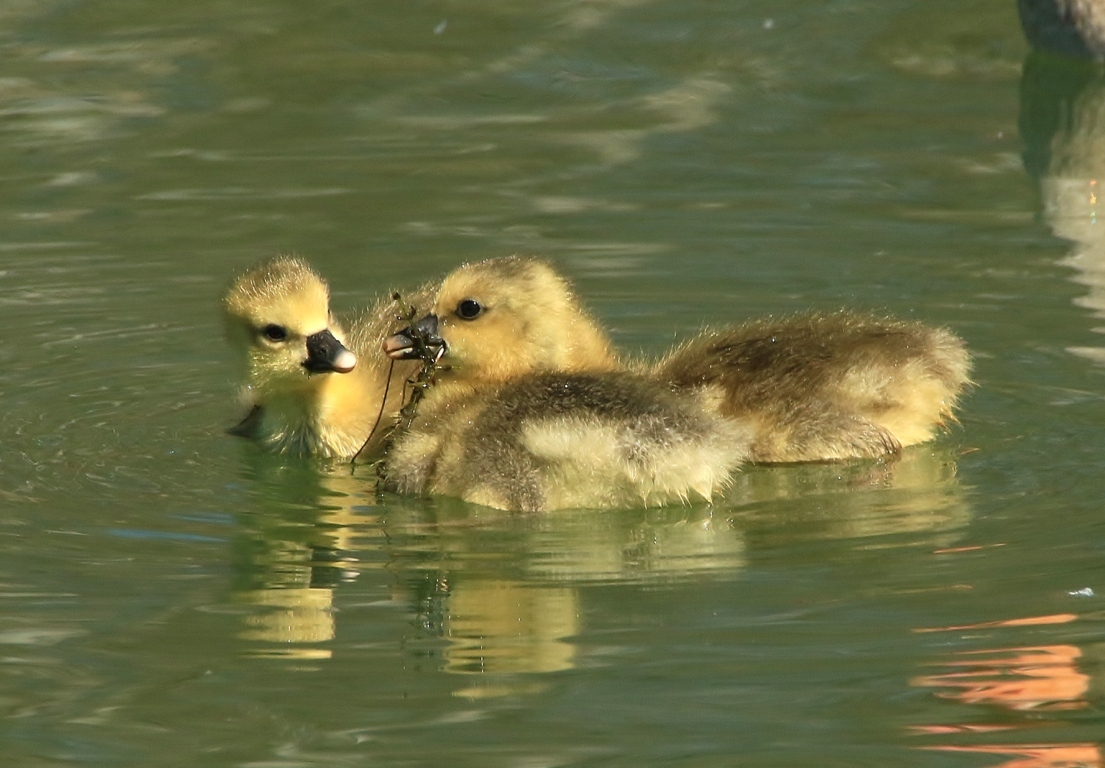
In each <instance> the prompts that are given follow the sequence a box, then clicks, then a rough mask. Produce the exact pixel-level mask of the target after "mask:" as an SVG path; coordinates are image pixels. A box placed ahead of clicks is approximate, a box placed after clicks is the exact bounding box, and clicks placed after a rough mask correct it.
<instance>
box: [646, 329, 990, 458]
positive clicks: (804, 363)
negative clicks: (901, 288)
mask: <svg viewBox="0 0 1105 768" xmlns="http://www.w3.org/2000/svg"><path fill="white" fill-rule="evenodd" d="M970 367H971V364H970V355H969V354H968V352H967V349H966V347H965V345H964V344H963V341H962V340H960V339H959V338H958V337H957V336H955V335H954V334H953V333H951V332H950V331H948V330H945V329H943V328H931V327H928V326H925V325H923V324H921V323H917V322H907V321H902V320H895V319H891V318H883V317H875V316H871V315H866V314H860V313H855V312H837V313H833V314H811V315H804V316H797V317H792V318H788V319H781V320H775V319H766V320H758V321H753V322H749V323H745V324H743V325H739V326H735V327H732V328H725V329H721V330H717V331H707V332H704V333H702V334H700V335H699V336H697V337H696V338H694V339H691V340H690V341H688V342H687V343H685V344H683V345H681V346H679V347H678V348H676V349H675V350H674V351H672V352H671V353H670V354H669V355H668V356H667V357H666V358H664V359H663V360H661V361H660V362H659V363H658V364H657V365H656V366H655V367H654V369H653V371H654V374H655V375H656V376H657V377H658V378H659V379H661V380H662V381H666V382H669V383H671V384H672V385H674V386H676V387H680V388H691V389H699V390H702V391H704V392H713V393H714V396H715V398H716V399H717V401H718V402H720V403H721V413H722V414H724V415H725V416H729V417H732V418H739V419H742V420H746V421H748V422H749V423H750V426H751V428H752V430H753V440H752V449H751V450H752V460H753V461H756V462H765V463H771V462H801V461H826V460H834V459H850V458H861V457H880V456H886V455H888V454H894V453H897V452H898V451H900V450H901V448H902V447H904V446H910V445H915V444H917V443H922V442H925V441H927V440H930V439H932V438H933V437H934V436H935V434H936V433H937V431H938V430H939V428H940V427H941V426H943V425H944V424H945V423H946V422H948V421H954V409H955V407H956V404H957V401H958V399H959V396H960V395H961V394H962V392H963V390H964V388H965V387H966V386H967V385H968V384H969V382H970V379H969V373H970Z"/></svg>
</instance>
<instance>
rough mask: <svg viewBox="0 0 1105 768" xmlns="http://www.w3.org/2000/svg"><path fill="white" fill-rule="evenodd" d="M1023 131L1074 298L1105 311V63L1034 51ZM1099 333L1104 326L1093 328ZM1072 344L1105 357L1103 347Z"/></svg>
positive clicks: (1028, 164) (1025, 85)
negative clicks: (1062, 244)
mask: <svg viewBox="0 0 1105 768" xmlns="http://www.w3.org/2000/svg"><path fill="white" fill-rule="evenodd" d="M1020 112H1021V114H1020V130H1021V136H1022V139H1023V140H1024V143H1025V151H1024V159H1025V168H1026V169H1027V170H1028V172H1029V173H1030V174H1031V175H1032V176H1033V177H1034V178H1035V179H1036V180H1037V182H1038V183H1039V189H1040V196H1041V200H1042V208H1043V215H1044V220H1045V221H1046V222H1047V224H1048V226H1049V227H1050V228H1051V231H1052V232H1053V233H1054V234H1055V235H1056V236H1057V237H1061V238H1063V239H1064V240H1068V241H1070V243H1071V249H1070V252H1069V254H1068V255H1067V256H1066V257H1064V258H1063V259H1062V260H1060V262H1059V263H1060V264H1062V265H1063V266H1065V267H1069V268H1070V269H1071V270H1073V272H1074V274H1073V275H1072V277H1071V279H1072V280H1073V281H1074V282H1075V283H1077V284H1078V285H1080V286H1082V287H1084V288H1085V294H1084V295H1083V296H1080V297H1079V298H1077V299H1075V304H1077V305H1078V306H1081V307H1085V308H1087V309H1089V310H1090V311H1091V312H1092V313H1093V315H1094V317H1097V318H1105V230H1103V229H1102V226H1103V224H1105V222H1101V221H1099V217H1098V207H1099V200H1100V198H1101V195H1102V193H1103V192H1105V189H1103V188H1102V187H1101V186H1099V182H1101V183H1105V175H1103V171H1105V70H1102V68H1101V67H1100V66H1098V65H1095V64H1092V63H1089V62H1085V61H1078V60H1070V59H1064V58H1060V57H1056V56H1053V55H1051V54H1047V53H1033V54H1031V55H1030V56H1029V57H1028V58H1027V59H1026V61H1025V65H1024V71H1023V75H1022V79H1021V104H1020ZM1093 330H1094V331H1096V332H1098V333H1102V332H1105V328H1103V327H1096V328H1094V329H1093ZM1068 350H1069V351H1070V352H1072V353H1074V354H1077V355H1080V356H1082V357H1086V358H1089V359H1090V360H1094V361H1095V362H1098V363H1101V362H1105V347H1103V346H1083V345H1072V346H1070V347H1068Z"/></svg>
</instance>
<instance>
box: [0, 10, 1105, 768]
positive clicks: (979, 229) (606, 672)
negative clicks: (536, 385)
mask: <svg viewBox="0 0 1105 768" xmlns="http://www.w3.org/2000/svg"><path fill="white" fill-rule="evenodd" d="M1014 5H1015V4H1014V3H1012V2H997V0H977V1H976V2H964V0H958V1H957V2H952V1H951V0H939V1H936V2H933V1H930V2H923V3H922V2H910V1H908V0H897V1H893V0H891V1H887V2H881V3H869V2H859V1H858V0H837V1H834V2H790V3H778V2H775V3H766V2H745V3H713V2H702V3H686V2H681V3H677V2H671V1H670V0H653V1H651V2H650V1H649V0H617V1H615V0H612V1H610V2H601V3H600V2H574V1H572V0H569V1H568V2H562V3H543V4H534V3H493V4H488V3H472V2H453V3H447V4H446V3H421V4H409V3H408V4H396V5H394V7H382V6H381V5H380V4H354V3H340V2H333V3H323V4H314V5H312V6H311V7H310V8H307V6H305V5H303V4H302V3H265V4H250V3H236V4H232V5H227V4H215V3H205V2H198V3H188V4H176V5H175V6H174V5H165V4H161V5H158V6H156V7H155V6H152V5H150V4H140V3H114V4H108V3H84V4H70V3H49V2H38V3H23V4H11V5H10V7H6V8H3V9H0V20H2V21H3V23H2V24H0V30H2V31H0V43H2V45H0V62H2V65H3V73H2V76H0V115H2V116H3V123H2V127H3V130H2V132H0V142H2V144H3V151H2V152H0V185H2V188H3V192H4V194H3V195H2V196H0V219H2V221H3V224H4V226H3V230H2V234H0V326H2V327H3V328H4V333H3V334H2V336H0V401H2V403H3V405H4V407H3V409H0V434H2V435H3V437H2V438H0V500H2V501H3V508H4V514H3V515H2V517H0V534H2V538H0V553H2V554H0V676H2V680H3V683H2V685H0V716H2V717H3V723H4V728H3V730H2V731H0V757H2V762H3V763H4V764H5V765H20V766H34V767H37V766H60V765H74V764H76V765H104V766H131V765H133V766H146V765H159V766H176V765H179V766H192V765H205V766H223V765H225V766H335V765H383V766H398V765H441V764H444V763H446V762H448V763H449V764H451V765H471V766H481V768H482V767H484V766H523V765H524V766H545V765H548V766H552V765H603V766H641V765H657V766H659V765H663V766H667V765H679V766H695V767H696V768H697V767H699V766H730V765H757V766H760V765H780V766H782V765H786V766H790V765H842V766H844V765H846V766H856V765H879V766H884V765H901V766H909V765H918V766H922V765H924V766H929V765H1009V766H1013V765H1016V766H1019V767H1020V768H1024V767H1025V766H1057V765H1064V766H1068V765H1101V764H1102V757H1101V754H1100V749H1101V741H1102V739H1101V733H1102V724H1103V723H1102V720H1103V718H1102V716H1101V706H1102V695H1103V694H1102V690H1103V682H1102V680H1103V679H1105V678H1103V675H1105V671H1103V670H1102V666H1101V665H1102V659H1103V657H1105V632H1103V626H1102V620H1101V619H1102V616H1103V615H1105V614H1103V611H1105V603H1103V597H1102V596H1103V595H1105V565H1103V562H1105V543H1103V542H1105V536H1103V531H1105V511H1103V509H1102V498H1103V497H1105V479H1103V476H1105V474H1103V471H1102V470H1103V464H1105V461H1103V458H1102V456H1103V448H1105V442H1103V440H1102V438H1101V437H1100V425H1101V424H1102V423H1103V422H1105V403H1103V398H1102V393H1103V392H1105V375H1103V374H1105V368H1103V367H1102V359H1103V355H1102V352H1101V350H1102V348H1103V347H1105V344H1103V343H1102V336H1101V335H1100V332H1099V329H1100V328H1101V326H1102V325H1105V323H1103V322H1102V320H1101V314H1103V313H1105V300H1102V299H1101V298H1100V296H1101V291H1102V288H1101V286H1102V285H1105V279H1103V278H1102V277H1101V275H1102V268H1101V267H1100V266H1099V265H1101V264H1102V263H1105V261H1103V260H1102V257H1101V251H1100V246H1099V245H1097V242H1099V240H1100V238H1099V236H1098V235H1097V223H1096V221H1097V220H1096V199H1097V198H1096V194H1097V193H1096V184H1095V183H1094V179H1095V178H1097V174H1096V170H1097V168H1098V163H1099V162H1100V161H1099V160H1098V158H1099V157H1103V156H1105V155H1102V153H1101V152H1099V151H1098V147H1100V146H1101V145H1102V141H1101V139H1100V138H1099V137H1100V136H1101V133H1100V131H1101V128H1100V126H1102V125H1105V123H1103V122H1102V121H1101V120H1099V119H1097V115H1098V112H1097V111H1096V110H1097V104H1098V102H1099V101H1105V100H1103V99H1101V98H1100V94H1101V93H1102V92H1105V89H1103V87H1102V85H1101V82H1102V81H1101V80H1100V79H1098V77H1097V75H1096V73H1094V72H1093V71H1090V70H1084V69H1080V68H1077V67H1072V66H1070V65H1067V64H1063V63H1061V62H1054V61H1048V60H1046V59H1034V60H1031V61H1028V62H1027V65H1026V55H1027V51H1026V49H1025V47H1024V45H1023V43H1022V40H1021V33H1020V31H1019V29H1018V24H1017V19H1016V15H1015V8H1014V7H1013V6H1014ZM1022 69H1023V70H1024V72H1025V74H1024V75H1023V77H1022ZM1022 155H1023V156H1022ZM279 251H297V252H299V253H301V254H302V255H304V256H305V257H307V258H309V259H311V260H312V261H313V262H314V263H315V264H316V265H317V266H318V267H319V269H320V270H321V271H322V272H323V273H324V274H326V275H327V276H328V277H329V279H330V280H331V282H332V285H333V288H334V292H335V297H336V303H337V304H338V305H339V306H345V307H350V306H354V305H356V304H358V303H363V302H365V301H367V300H368V298H369V297H370V296H374V295H376V294H378V293H379V292H381V291H383V290H385V289H387V288H389V287H391V286H395V285H402V284H409V283H414V282H418V281H420V280H422V279H424V278H425V277H427V276H430V275H434V274H439V273H441V272H443V271H445V270H447V269H449V268H451V267H453V266H455V265H456V264H458V263H459V262H461V261H462V260H464V259H472V258H480V257H484V256H498V255H503V254H507V253H512V252H518V251H522V252H529V253H537V254H542V255H546V256H549V257H551V258H553V259H555V260H556V261H557V263H559V264H560V265H561V266H562V267H563V268H564V270H565V271H566V272H567V273H569V274H570V275H571V276H572V277H573V278H574V279H575V280H576V281H577V283H578V286H579V288H580V291H581V293H582V294H583V295H584V296H585V297H586V299H587V300H588V302H589V303H590V305H591V306H592V307H594V308H595V309H596V311H597V312H598V313H599V314H600V315H601V316H602V318H603V319H604V320H605V321H606V322H607V323H608V324H609V325H610V326H611V327H612V328H613V331H614V333H615V336H616V338H617V340H618V341H619V343H621V344H623V345H624V346H626V347H627V348H629V349H632V350H638V349H640V350H643V351H646V352H648V353H658V352H660V351H662V350H663V349H664V348H666V347H667V346H668V345H669V344H670V343H671V342H672V341H673V340H675V339H677V338H680V337H682V336H683V335H685V334H686V333H689V332H692V331H693V330H695V329H696V328H698V327H699V326H700V325H702V324H706V323H713V324H720V323H725V322H728V321H730V320H735V319H740V318H745V317H749V316H754V315H759V314H766V313H783V312H791V311H796V310H800V309H806V308H822V309H824V308H835V307H839V306H845V305H846V306H858V307H866V308H882V309H886V310H889V311H891V312H894V313H896V314H899V315H904V316H908V317H914V318H919V319H923V320H926V321H929V322H932V323H938V324H945V325H948V326H950V327H952V328H953V329H955V330H957V331H958V332H960V333H961V334H962V335H963V336H964V337H965V338H966V339H967V340H968V342H969V344H970V345H971V347H972V349H973V350H974V351H975V353H976V355H977V371H976V379H977V382H978V387H977V389H975V390H974V391H973V392H972V393H971V395H970V396H969V397H968V398H967V400H966V401H965V404H964V408H963V412H962V426H961V427H959V428H956V429H955V430H953V432H952V433H951V434H950V435H949V436H947V437H945V438H943V439H941V440H940V441H939V442H938V443H936V444H935V445H933V446H928V447H924V448H921V449H916V450H912V451H909V452H907V454H906V455H905V456H904V457H903V459H902V460H901V461H900V462H898V463H896V464H892V465H880V464H864V463H859V464H855V465H842V466H818V467H788V468H771V469H763V468H757V469H752V470H750V471H748V472H747V473H745V474H744V475H742V476H741V477H740V478H739V479H738V482H737V484H736V486H735V487H734V489H733V491H732V492H731V493H730V494H729V497H728V498H727V499H726V500H725V501H724V502H722V503H719V504H716V505H715V506H713V507H706V506H696V507H690V508H686V509H683V508H674V509H664V510H648V511H645V510H627V511H618V512H601V513H596V512H578V513H563V514H556V515H548V516H544V517H538V518H533V517H525V516H521V517H519V516H510V515H502V514H499V513H494V512H491V511H489V510H483V509H478V508H473V507H467V506H465V505H463V504H460V503H458V502H452V501H449V500H445V499H440V500H432V501H423V500H417V499H406V498H401V497H390V496H389V497H384V498H382V499H377V498H376V497H375V495H374V494H373V492H372V489H371V485H370V482H369V478H368V477H365V476H364V474H365V473H360V472H359V473H358V474H356V475H350V473H349V472H348V469H347V468H346V467H343V466H338V465H323V466H320V465H317V464H315V463H312V462H295V461H289V460H286V459H282V458H279V457H272V456H266V455H262V454H260V453H258V452H257V451H255V450H253V449H252V448H251V447H249V446H247V445H243V444H241V443H240V442H238V441H236V440H234V439H232V438H229V437H227V436H225V435H224V434H223V429H224V428H225V427H226V426H228V425H230V424H232V423H233V422H234V420H235V419H236V418H237V417H239V416H240V415H241V414H240V412H239V409H238V407H237V405H236V403H235V395H234V387H233V382H232V381H231V372H230V367H229V357H228V354H227V351H226V350H225V348H224V343H223V340H222V337H221V329H220V327H219V323H218V317H217V312H216V300H217V297H218V295H219V294H220V292H221V290H222V288H223V286H224V285H225V284H226V282H227V280H228V279H229V278H230V276H231V275H232V274H233V273H234V272H235V271H236V270H238V269H240V268H242V267H243V266H245V265H247V264H249V263H250V262H252V261H253V260H255V259H257V258H260V257H263V256H267V255H270V254H272V253H275V252H279ZM1018 761H1019V762H1018Z"/></svg>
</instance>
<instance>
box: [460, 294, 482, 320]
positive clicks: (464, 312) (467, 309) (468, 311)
mask: <svg viewBox="0 0 1105 768" xmlns="http://www.w3.org/2000/svg"><path fill="white" fill-rule="evenodd" d="M482 312H483V306H481V305H480V303H479V302H478V301H476V300H475V299H464V300H462V301H461V302H460V304H457V317H459V318H460V319H461V320H475V319H476V318H477V317H479V316H480V314H481V313H482Z"/></svg>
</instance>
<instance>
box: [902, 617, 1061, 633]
mask: <svg viewBox="0 0 1105 768" xmlns="http://www.w3.org/2000/svg"><path fill="white" fill-rule="evenodd" d="M1077 618H1078V614H1077V613H1052V614H1049V615H1047V616H1027V617H1025V618H1023V619H1004V620H1002V621H983V622H980V623H978V624H962V625H960V626H958V627H918V628H917V629H915V630H913V631H914V632H959V631H961V630H965V629H993V628H995V627H1035V626H1042V625H1044V624H1069V623H1070V622H1072V621H1074V620H1076V619H1077Z"/></svg>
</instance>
